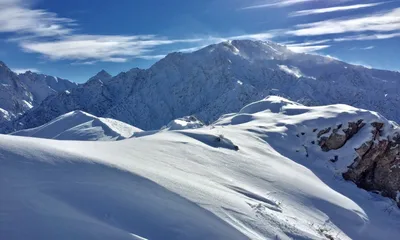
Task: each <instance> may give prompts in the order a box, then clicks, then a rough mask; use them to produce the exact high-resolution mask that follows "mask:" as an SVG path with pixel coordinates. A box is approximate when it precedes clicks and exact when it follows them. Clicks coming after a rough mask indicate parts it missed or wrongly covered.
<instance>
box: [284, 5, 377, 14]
mask: <svg viewBox="0 0 400 240" xmlns="http://www.w3.org/2000/svg"><path fill="white" fill-rule="evenodd" d="M384 3H385V2H376V3H367V4H355V5H348V6H337V7H329V8H318V9H308V10H302V11H297V12H293V13H291V14H289V16H290V17H297V16H305V15H313V14H322V13H331V12H339V11H348V10H355V9H360V8H368V7H375V6H378V5H381V4H384Z"/></svg>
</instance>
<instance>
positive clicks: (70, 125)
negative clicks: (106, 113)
mask: <svg viewBox="0 0 400 240" xmlns="http://www.w3.org/2000/svg"><path fill="white" fill-rule="evenodd" d="M141 131H142V130H140V129H138V128H135V127H133V126H131V125H128V124H126V123H123V122H120V121H117V120H114V119H110V118H98V117H96V116H93V115H91V114H88V113H85V112H82V111H73V112H70V113H66V114H64V115H62V116H60V117H58V118H56V119H54V120H52V121H51V122H49V123H46V124H44V125H42V126H40V127H36V128H32V129H25V130H21V131H17V132H14V133H12V135H17V136H27V137H36V138H48V139H58V140H81V141H85V140H86V141H110V140H121V139H126V138H129V137H131V136H132V135H133V134H134V133H136V132H141Z"/></svg>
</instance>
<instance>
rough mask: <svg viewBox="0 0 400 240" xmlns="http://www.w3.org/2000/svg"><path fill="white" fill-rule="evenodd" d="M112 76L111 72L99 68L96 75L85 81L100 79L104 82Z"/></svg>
mask: <svg viewBox="0 0 400 240" xmlns="http://www.w3.org/2000/svg"><path fill="white" fill-rule="evenodd" d="M111 78H112V76H111V74H109V73H108V72H107V71H106V70H104V69H103V70H101V71H100V72H98V73H97V74H96V75H94V76H93V77H91V78H90V79H89V80H88V81H87V83H89V82H92V81H101V82H106V81H108V80H110V79H111Z"/></svg>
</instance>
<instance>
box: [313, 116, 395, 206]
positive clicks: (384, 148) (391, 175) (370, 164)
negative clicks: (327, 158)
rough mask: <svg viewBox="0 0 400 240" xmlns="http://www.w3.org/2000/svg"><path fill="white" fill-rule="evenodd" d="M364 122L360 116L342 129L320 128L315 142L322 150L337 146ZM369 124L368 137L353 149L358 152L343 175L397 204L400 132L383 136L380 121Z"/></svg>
mask: <svg viewBox="0 0 400 240" xmlns="http://www.w3.org/2000/svg"><path fill="white" fill-rule="evenodd" d="M364 126H365V123H364V122H363V120H361V119H360V120H359V121H357V122H349V123H348V128H346V129H343V131H340V129H341V127H342V126H338V127H336V128H333V130H332V131H331V128H327V129H324V130H321V131H320V132H319V133H318V135H317V137H318V144H319V146H320V147H321V149H322V150H323V151H325V152H327V151H330V150H337V149H339V148H341V147H343V146H344V145H345V144H346V142H347V141H348V140H349V139H351V138H352V137H353V136H354V135H356V134H357V133H358V132H359V131H360V130H361V129H362V128H363V127H364ZM371 126H372V129H373V130H372V134H371V139H370V140H368V141H366V142H365V143H363V144H362V145H361V146H359V147H358V148H355V149H354V150H355V152H356V153H357V155H358V156H357V157H356V159H355V160H354V162H353V163H352V164H351V165H350V166H349V168H348V171H347V172H345V173H343V177H344V179H346V180H350V181H353V182H354V183H356V184H357V186H358V187H360V188H363V189H366V190H369V191H380V192H381V194H382V195H383V196H386V197H390V198H392V199H394V200H395V201H396V202H397V204H398V205H399V207H400V199H399V192H400V133H398V132H397V133H394V134H393V135H392V136H390V134H389V136H388V137H387V136H384V135H383V128H384V123H380V122H373V123H371ZM329 133H330V134H329ZM327 134H329V136H326V135H327ZM324 135H325V136H324Z"/></svg>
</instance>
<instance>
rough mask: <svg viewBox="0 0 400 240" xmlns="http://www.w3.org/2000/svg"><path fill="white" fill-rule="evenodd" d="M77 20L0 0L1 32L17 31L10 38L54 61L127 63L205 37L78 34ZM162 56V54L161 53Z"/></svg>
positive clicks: (21, 2)
mask: <svg viewBox="0 0 400 240" xmlns="http://www.w3.org/2000/svg"><path fill="white" fill-rule="evenodd" d="M76 25H77V23H76V22H75V20H73V19H68V18H62V17H59V16H57V14H55V13H52V12H48V11H46V10H42V9H31V8H30V7H29V5H27V4H26V3H25V2H24V1H22V0H21V1H20V0H0V32H7V33H13V34H14V35H12V36H11V37H10V38H9V39H8V40H11V41H14V42H16V43H18V45H19V46H20V47H21V48H22V49H23V50H24V51H26V52H32V53H39V54H41V55H44V56H45V57H47V58H49V59H51V60H72V61H75V63H76V64H94V63H96V62H98V61H103V62H117V63H119V62H126V61H127V60H128V59H129V58H139V57H141V58H146V59H149V58H151V57H153V58H154V59H155V54H152V53H151V52H152V51H154V49H155V48H156V47H158V46H161V45H169V44H177V43H193V42H198V41H200V40H201V39H168V38H165V37H159V36H155V35H137V36H135V35H134V36H123V35H89V34H77V33H76V31H75V27H76ZM157 57H158V56H157Z"/></svg>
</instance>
